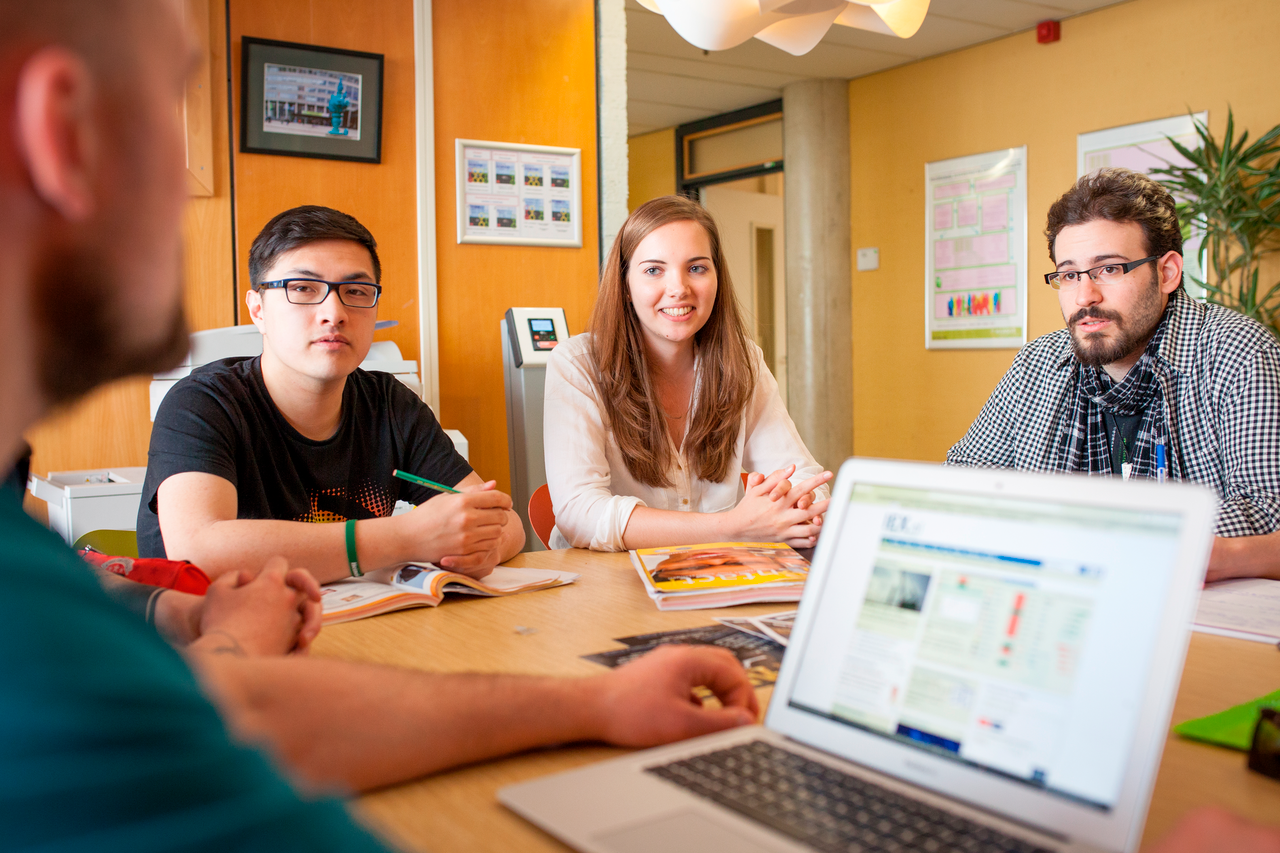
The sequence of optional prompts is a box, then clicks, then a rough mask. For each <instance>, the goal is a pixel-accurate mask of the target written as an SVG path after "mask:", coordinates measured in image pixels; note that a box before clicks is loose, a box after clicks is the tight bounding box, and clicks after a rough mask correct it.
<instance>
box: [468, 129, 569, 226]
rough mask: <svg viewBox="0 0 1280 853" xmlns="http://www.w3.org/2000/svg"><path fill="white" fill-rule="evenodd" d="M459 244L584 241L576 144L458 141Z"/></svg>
mask: <svg viewBox="0 0 1280 853" xmlns="http://www.w3.org/2000/svg"><path fill="white" fill-rule="evenodd" d="M456 146H457V152H456V156H457V163H458V174H457V181H458V193H457V195H458V242H459V243H506V244H509V245H523V246H573V247H580V246H581V245H582V187H581V181H582V165H581V152H580V150H579V149H577V148H552V147H549V146H545V145H523V144H516V143H503V142H481V141H477V140H471V139H459V140H456Z"/></svg>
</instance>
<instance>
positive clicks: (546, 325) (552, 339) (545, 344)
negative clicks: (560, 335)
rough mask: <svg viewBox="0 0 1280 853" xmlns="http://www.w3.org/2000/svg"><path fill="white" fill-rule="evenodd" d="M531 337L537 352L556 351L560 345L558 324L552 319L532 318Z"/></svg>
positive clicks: (530, 319) (530, 324) (530, 322)
mask: <svg viewBox="0 0 1280 853" xmlns="http://www.w3.org/2000/svg"><path fill="white" fill-rule="evenodd" d="M529 337H530V338H532V339H533V348H534V349H535V350H550V349H555V346H556V344H558V343H560V341H559V340H557V339H556V324H555V321H553V320H552V319H551V318H550V317H530V318H529Z"/></svg>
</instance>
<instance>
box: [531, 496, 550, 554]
mask: <svg viewBox="0 0 1280 853" xmlns="http://www.w3.org/2000/svg"><path fill="white" fill-rule="evenodd" d="M529 524H530V526H531V527H533V532H534V533H536V534H537V536H538V541H540V542H541V543H542V547H543V548H547V549H550V548H551V531H552V530H553V529H554V528H555V526H556V514H555V511H554V510H552V508H551V490H550V489H548V488H547V484H546V483H543V484H542V485H541V486H538V490H537V491H536V492H534V493H533V497H531V498H529Z"/></svg>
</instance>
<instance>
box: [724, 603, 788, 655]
mask: <svg viewBox="0 0 1280 853" xmlns="http://www.w3.org/2000/svg"><path fill="white" fill-rule="evenodd" d="M716 621H717V622H719V623H720V624H721V625H728V626H729V627H730V628H733V629H734V630H737V631H741V632H743V633H744V634H750V635H751V636H753V637H760V638H761V639H764V640H773V641H774V642H775V643H779V644H781V645H782V646H784V647H785V646H786V645H788V644H789V643H790V642H791V628H792V627H793V626H794V625H795V622H796V611H794V610H784V611H783V612H781V613H770V614H769V615H767V616H725V617H721V618H719V619H717V620H716Z"/></svg>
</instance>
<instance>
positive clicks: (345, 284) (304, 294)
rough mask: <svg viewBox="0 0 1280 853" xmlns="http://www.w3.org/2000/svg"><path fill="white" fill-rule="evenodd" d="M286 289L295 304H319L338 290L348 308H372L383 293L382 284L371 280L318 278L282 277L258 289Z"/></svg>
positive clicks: (265, 282)
mask: <svg viewBox="0 0 1280 853" xmlns="http://www.w3.org/2000/svg"><path fill="white" fill-rule="evenodd" d="M275 288H281V289H282V290H284V296H285V299H288V300H289V301H290V302H292V303H293V304H294V305H319V304H320V303H321V302H324V301H325V300H326V299H328V298H329V292H330V291H334V290H336V291H337V292H338V299H340V300H341V301H342V304H343V305H345V306H347V307H348V308H372V307H373V306H375V305H377V304H378V297H379V296H381V295H382V285H380V284H374V283H373V282H371V281H322V280H321V279H318V278H282V279H280V280H279V281H264V282H262V283H261V284H259V285H258V286H257V288H256V289H257V290H274V289H275Z"/></svg>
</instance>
